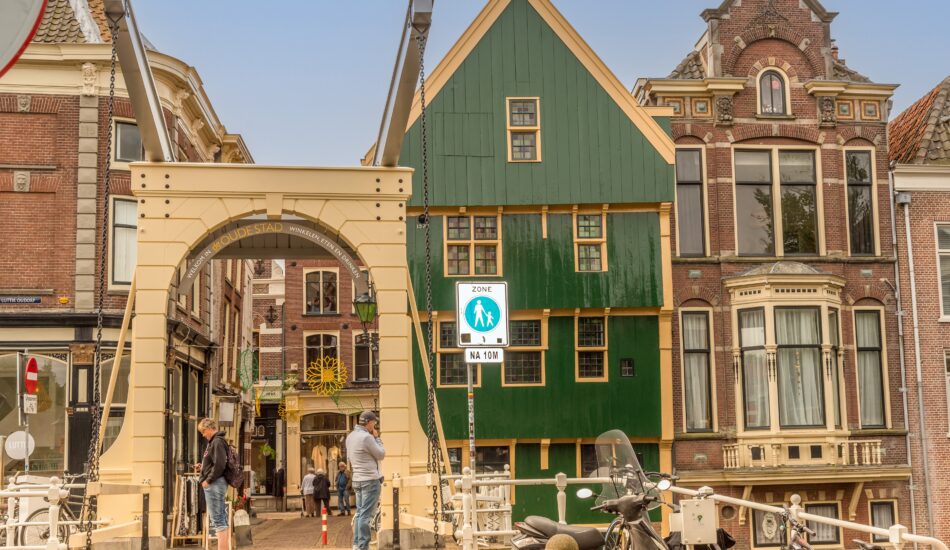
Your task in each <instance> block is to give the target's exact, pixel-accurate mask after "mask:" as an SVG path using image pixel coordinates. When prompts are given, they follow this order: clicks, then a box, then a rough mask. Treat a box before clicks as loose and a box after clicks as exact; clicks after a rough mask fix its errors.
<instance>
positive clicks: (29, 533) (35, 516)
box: [19, 508, 70, 546]
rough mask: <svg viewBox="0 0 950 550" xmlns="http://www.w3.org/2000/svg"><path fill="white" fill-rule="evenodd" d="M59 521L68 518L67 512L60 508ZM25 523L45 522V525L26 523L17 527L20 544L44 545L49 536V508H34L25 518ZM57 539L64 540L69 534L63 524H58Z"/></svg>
mask: <svg viewBox="0 0 950 550" xmlns="http://www.w3.org/2000/svg"><path fill="white" fill-rule="evenodd" d="M59 519H60V521H65V520H69V519H70V517H69V514H68V513H67V512H66V511H65V510H61V511H60V514H59ZM26 522H27V523H39V522H42V523H45V524H46V525H27V526H25V527H21V528H20V529H19V534H20V536H19V538H20V546H46V542H47V541H48V540H49V537H50V529H49V508H43V509H41V510H36V511H34V512H33V513H32V514H30V517H28V518H27V519H26ZM58 531H59V540H60V542H65V541H66V537H67V536H68V534H69V529H68V527H67V526H65V525H60V526H59V529H58Z"/></svg>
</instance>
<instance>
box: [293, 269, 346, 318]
mask: <svg viewBox="0 0 950 550" xmlns="http://www.w3.org/2000/svg"><path fill="white" fill-rule="evenodd" d="M316 272H329V273H333V274H335V275H336V311H329V312H325V311H323V275H320V312H319V313H312V312H310V311H308V310H307V275H309V274H311V273H316ZM302 277H303V311H302V312H301V314H302V315H303V316H304V317H320V316H324V315H340V314H341V313H342V311H341V308H340V268H339V267H329V266H328V267H309V268H306V269H304V270H303V275H302ZM350 307H353V306H352V305H351V306H350Z"/></svg>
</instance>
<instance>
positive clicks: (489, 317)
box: [455, 282, 508, 348]
mask: <svg viewBox="0 0 950 550" xmlns="http://www.w3.org/2000/svg"><path fill="white" fill-rule="evenodd" d="M455 296H456V310H457V311H456V313H457V317H456V319H458V324H457V327H458V345H459V347H460V348H473V347H484V348H503V347H507V346H508V283H498V282H494V283H469V282H467V283H456V284H455Z"/></svg>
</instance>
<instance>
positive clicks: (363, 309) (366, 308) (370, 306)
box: [353, 291, 376, 334]
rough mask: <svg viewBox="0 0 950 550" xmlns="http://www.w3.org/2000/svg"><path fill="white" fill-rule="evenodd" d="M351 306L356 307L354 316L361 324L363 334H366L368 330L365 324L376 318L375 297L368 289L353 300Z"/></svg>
mask: <svg viewBox="0 0 950 550" xmlns="http://www.w3.org/2000/svg"><path fill="white" fill-rule="evenodd" d="M353 308H354V309H356V316H357V317H359V319H360V324H361V325H363V334H366V333H367V332H368V331H367V329H366V326H367V325H369V324H372V323H373V321H374V320H375V319H376V298H374V297H373V296H371V295H370V293H369V291H367V292H364V293H362V294H360V295H359V296H357V297H356V299H355V300H353Z"/></svg>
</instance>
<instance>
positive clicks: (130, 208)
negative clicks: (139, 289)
mask: <svg viewBox="0 0 950 550" xmlns="http://www.w3.org/2000/svg"><path fill="white" fill-rule="evenodd" d="M113 205H114V208H115V211H114V212H113V213H112V218H113V226H114V227H113V232H114V233H113V243H112V280H113V282H117V283H128V282H130V281H132V272H133V271H135V254H136V249H137V243H136V240H137V237H136V234H135V227H136V219H135V214H136V210H137V208H136V205H135V202H134V201H125V200H117V201H115V202H114V203H113Z"/></svg>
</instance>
